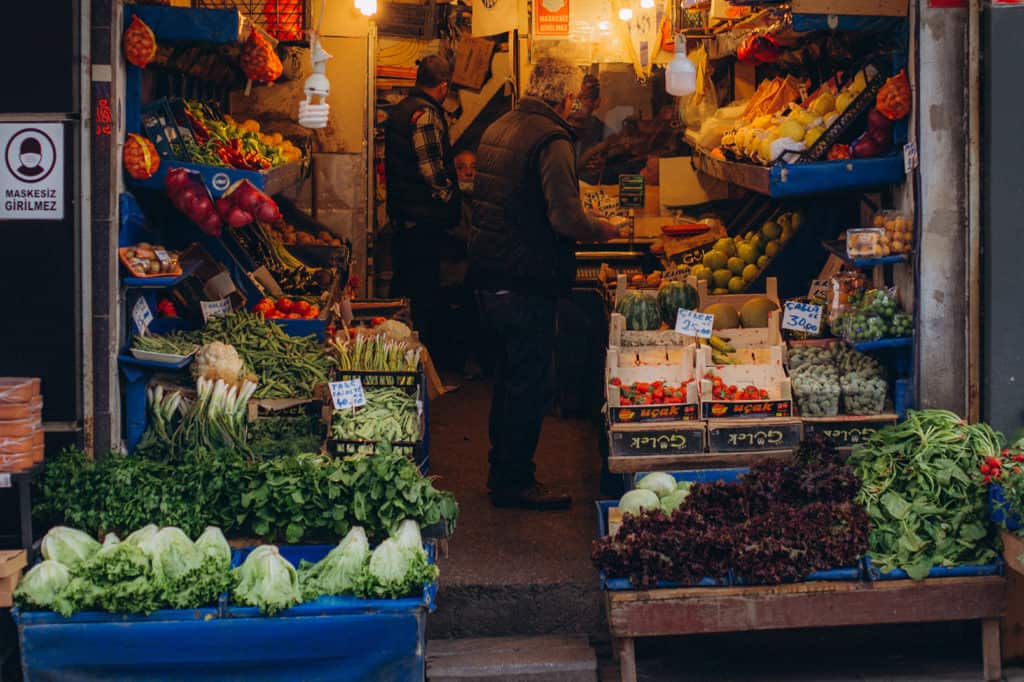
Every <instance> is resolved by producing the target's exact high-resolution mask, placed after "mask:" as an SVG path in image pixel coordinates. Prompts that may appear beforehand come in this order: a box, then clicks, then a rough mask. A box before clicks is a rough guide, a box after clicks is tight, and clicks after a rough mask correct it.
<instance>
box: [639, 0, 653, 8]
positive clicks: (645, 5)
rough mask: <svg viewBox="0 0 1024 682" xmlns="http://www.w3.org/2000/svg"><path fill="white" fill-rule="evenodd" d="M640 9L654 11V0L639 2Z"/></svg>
mask: <svg viewBox="0 0 1024 682" xmlns="http://www.w3.org/2000/svg"><path fill="white" fill-rule="evenodd" d="M640 7H641V8H643V9H654V0H640Z"/></svg>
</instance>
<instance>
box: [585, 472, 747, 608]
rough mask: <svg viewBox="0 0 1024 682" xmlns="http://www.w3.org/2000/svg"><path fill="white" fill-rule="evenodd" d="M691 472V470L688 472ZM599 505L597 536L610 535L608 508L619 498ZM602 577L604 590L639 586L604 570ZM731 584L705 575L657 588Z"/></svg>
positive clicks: (728, 581) (598, 503) (614, 504)
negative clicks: (605, 572)
mask: <svg viewBox="0 0 1024 682" xmlns="http://www.w3.org/2000/svg"><path fill="white" fill-rule="evenodd" d="M687 473H690V472H687ZM594 505H595V506H596V507H597V537H598V538H603V537H604V536H606V535H608V510H609V509H611V508H612V507H617V506H619V501H618V500H597V501H595V502H594ZM599 575H600V578H601V589H602V590H612V591H619V590H635V589H637V588H635V587H633V585H632V584H631V583H630V582H629V580H628V579H626V578H608V577H606V576H605V574H604V571H600V572H599ZM729 584H730V579H729V577H728V576H726V577H725V578H722V579H717V578H711V577H705V578H702V579H701V580H700V582H698V583H695V584H684V583H677V582H671V581H666V580H660V581H658V583H657V585H655V588H663V587H664V588H668V587H727V586H728V585H729Z"/></svg>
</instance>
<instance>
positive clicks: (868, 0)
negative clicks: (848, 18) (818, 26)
mask: <svg viewBox="0 0 1024 682" xmlns="http://www.w3.org/2000/svg"><path fill="white" fill-rule="evenodd" d="M907 11H908V4H907V0H793V14H853V15H857V16H875V17H905V16H907Z"/></svg>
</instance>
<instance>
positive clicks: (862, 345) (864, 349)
mask: <svg viewBox="0 0 1024 682" xmlns="http://www.w3.org/2000/svg"><path fill="white" fill-rule="evenodd" d="M851 345H852V346H853V349H854V350H857V351H860V352H861V353H868V352H870V351H873V350H885V349H887V348H912V347H913V346H914V337H913V336H900V337H897V338H893V339H879V340H878V341H858V342H856V343H853V344H851Z"/></svg>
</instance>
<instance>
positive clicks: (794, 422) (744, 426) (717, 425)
mask: <svg viewBox="0 0 1024 682" xmlns="http://www.w3.org/2000/svg"><path fill="white" fill-rule="evenodd" d="M802 437H803V422H801V421H800V420H799V419H797V418H795V417H779V418H767V419H712V420H709V421H708V450H710V451H711V452H720V453H727V452H742V451H764V450H784V451H792V450H794V449H795V448H796V447H797V446H798V445H799V444H800V440H801V439H802Z"/></svg>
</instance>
